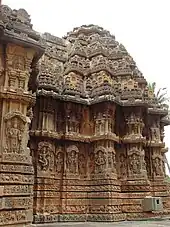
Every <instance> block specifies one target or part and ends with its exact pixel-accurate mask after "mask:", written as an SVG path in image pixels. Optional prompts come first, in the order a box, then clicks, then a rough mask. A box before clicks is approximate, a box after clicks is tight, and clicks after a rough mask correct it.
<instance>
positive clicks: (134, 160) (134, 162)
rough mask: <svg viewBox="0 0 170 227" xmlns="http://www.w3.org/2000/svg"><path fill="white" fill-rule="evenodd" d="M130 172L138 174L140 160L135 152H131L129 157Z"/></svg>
mask: <svg viewBox="0 0 170 227" xmlns="http://www.w3.org/2000/svg"><path fill="white" fill-rule="evenodd" d="M129 167H130V172H131V173H132V174H139V173H140V170H141V167H140V160H139V157H138V156H137V155H136V154H132V155H131V157H130V166H129Z"/></svg>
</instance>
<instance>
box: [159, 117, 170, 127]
mask: <svg viewBox="0 0 170 227" xmlns="http://www.w3.org/2000/svg"><path fill="white" fill-rule="evenodd" d="M161 123H162V124H163V125H164V126H168V125H170V117H169V115H167V116H165V117H163V118H162V119H161Z"/></svg>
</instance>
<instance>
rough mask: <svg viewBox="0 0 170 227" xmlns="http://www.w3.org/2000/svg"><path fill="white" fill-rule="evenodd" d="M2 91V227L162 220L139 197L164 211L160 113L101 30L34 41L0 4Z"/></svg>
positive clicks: (121, 51)
mask: <svg viewBox="0 0 170 227" xmlns="http://www.w3.org/2000/svg"><path fill="white" fill-rule="evenodd" d="M160 76H161V75H160ZM0 84H1V89H0V110H1V112H0V116H1V118H0V126H1V130H0V138H1V144H0V226H6V227H7V226H18V227H21V226H31V225H32V224H35V225H36V224H44V226H48V224H49V225H50V224H51V223H55V222H66V221H78V222H82V221H83V222H85V221H93V222H94V221H101V222H104V221H122V220H134V219H136V218H148V217H151V216H155V215H160V212H158V213H150V214H148V213H147V212H144V211H143V209H142V206H141V203H142V200H143V199H144V198H145V197H146V196H157V197H162V198H163V211H161V215H164V214H169V213H170V203H169V202H168V201H169V200H170V196H169V185H168V183H167V182H166V181H165V158H164V157H165V152H166V151H167V149H166V148H165V144H164V141H163V139H164V127H165V126H167V125H169V124H170V120H169V118H168V117H167V115H168V110H167V108H165V107H163V106H160V105H159V103H158V100H157V99H156V97H155V96H154V94H153V92H152V91H150V90H149V88H148V86H147V81H146V80H145V78H144V77H143V75H142V73H141V72H140V71H139V69H138V67H137V66H136V63H135V62H134V60H133V59H132V57H131V56H130V54H129V53H128V52H127V50H126V49H125V47H124V46H123V45H122V44H120V43H119V42H117V41H116V39H115V37H114V36H113V35H111V34H110V32H109V31H106V30H104V29H103V28H101V27H99V26H96V25H83V26H81V27H78V28H74V29H73V31H71V32H69V33H68V34H67V35H66V36H65V37H64V38H59V37H55V36H53V35H51V34H49V33H45V34H41V35H40V34H38V33H37V32H35V31H34V30H33V29H32V24H31V20H30V16H29V14H28V13H27V12H26V11H25V10H23V9H20V10H12V9H10V8H9V7H8V6H3V5H2V6H0ZM1 189H2V190H1ZM1 203H2V205H1Z"/></svg>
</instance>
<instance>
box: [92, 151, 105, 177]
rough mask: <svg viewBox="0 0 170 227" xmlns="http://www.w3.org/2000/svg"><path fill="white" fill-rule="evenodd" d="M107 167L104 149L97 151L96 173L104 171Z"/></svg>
mask: <svg viewBox="0 0 170 227" xmlns="http://www.w3.org/2000/svg"><path fill="white" fill-rule="evenodd" d="M105 168H106V154H105V151H103V149H100V148H99V149H98V150H97V151H96V152H95V173H103V172H104V170H105Z"/></svg>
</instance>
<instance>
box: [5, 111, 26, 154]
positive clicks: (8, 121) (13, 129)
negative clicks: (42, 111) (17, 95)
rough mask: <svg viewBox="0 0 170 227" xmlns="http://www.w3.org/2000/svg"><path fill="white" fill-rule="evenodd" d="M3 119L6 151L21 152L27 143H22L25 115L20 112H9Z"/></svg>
mask: <svg viewBox="0 0 170 227" xmlns="http://www.w3.org/2000/svg"><path fill="white" fill-rule="evenodd" d="M4 121H5V138H6V139H5V141H6V143H5V146H4V151H5V152H7V153H17V154H21V153H23V152H24V148H25V147H26V146H27V144H23V142H25V141H24V135H25V125H26V123H27V121H26V117H25V116H23V115H22V114H21V113H20V112H17V111H16V112H11V113H8V114H7V115H6V116H5V117H4Z"/></svg>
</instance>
